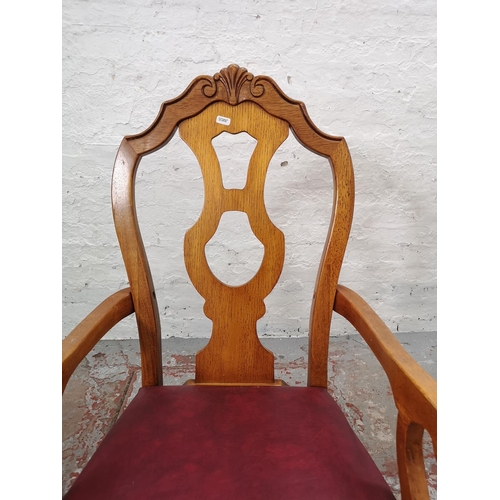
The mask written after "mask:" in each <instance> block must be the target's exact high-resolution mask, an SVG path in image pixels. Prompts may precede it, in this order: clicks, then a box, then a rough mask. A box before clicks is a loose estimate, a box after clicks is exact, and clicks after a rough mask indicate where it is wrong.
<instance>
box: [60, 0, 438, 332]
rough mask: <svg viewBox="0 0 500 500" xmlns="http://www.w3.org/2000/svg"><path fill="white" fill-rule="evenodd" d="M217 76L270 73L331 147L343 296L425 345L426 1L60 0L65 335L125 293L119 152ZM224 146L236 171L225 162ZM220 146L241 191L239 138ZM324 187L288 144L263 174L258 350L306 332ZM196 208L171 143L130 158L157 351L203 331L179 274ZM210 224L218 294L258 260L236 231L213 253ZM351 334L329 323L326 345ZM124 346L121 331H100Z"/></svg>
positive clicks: (429, 158)
mask: <svg viewBox="0 0 500 500" xmlns="http://www.w3.org/2000/svg"><path fill="white" fill-rule="evenodd" d="M230 63H237V64H239V65H241V66H245V67H246V68H247V69H248V70H249V71H250V72H252V73H254V74H265V75H268V76H271V77H272V78H274V79H275V80H276V81H277V83H278V84H279V85H280V86H281V88H282V89H283V90H284V91H285V92H286V93H287V94H288V95H289V96H290V97H292V98H295V99H298V100H301V101H304V102H305V103H306V105H307V109H308V112H309V114H310V116H311V118H312V120H313V121H314V123H315V124H316V125H317V126H318V127H319V128H320V129H322V130H324V131H325V132H327V133H329V134H332V135H342V136H344V137H345V138H346V140H347V143H348V145H349V148H350V150H351V155H352V159H353V163H354V168H355V175H356V192H357V198H356V206H355V214H354V223H353V229H352V234H351V239H350V241H349V245H348V248H347V253H346V258H345V264H344V269H343V271H342V274H341V282H342V283H343V284H346V285H348V286H351V287H353V288H354V289H355V290H357V291H358V292H359V293H361V294H362V296H363V297H364V298H365V299H367V300H368V301H369V302H370V303H371V304H372V306H373V307H374V308H375V310H376V311H377V312H378V313H379V314H380V315H381V317H382V318H383V319H384V320H385V321H386V322H387V323H388V325H389V327H390V328H391V329H392V330H393V331H400V332H406V331H432V330H435V329H436V5H435V2H430V1H427V0H423V1H420V2H414V1H408V0H407V1H396V0H385V1H384V2H381V1H380V0H375V1H373V2H366V1H361V0H351V1H348V2H347V1H322V0H318V1H317V2H311V1H310V0H296V1H286V2H285V1H283V2H277V1H269V0H262V1H253V2H249V1H241V2H234V1H214V0H205V1H204V2H201V1H198V0H196V1H193V0H182V1H171V2H166V1H154V0H153V1H139V0H125V1H118V0H99V1H94V0H90V1H81V0H77V1H76V0H72V1H71V2H70V1H65V2H64V3H63V318H64V321H63V336H64V335H66V334H67V333H69V331H71V329H72V328H73V327H74V326H75V325H76V324H77V323H78V322H79V321H80V320H81V319H83V317H84V316H85V315H86V314H87V313H88V312H90V311H91V310H92V308H93V307H95V306H96V305H97V304H98V303H99V302H100V301H101V300H103V299H104V298H106V297H107V296H108V295H109V294H110V293H113V292H114V291H116V290H118V289H119V288H122V287H124V286H127V277H126V274H125V269H124V266H123V262H122V259H121V254H120V251H119V248H118V243H117V239H116V235H115V231H114V226H113V220H112V214H111V206H110V180H111V171H112V165H113V161H114V157H115V154H116V151H117V148H118V146H119V143H120V141H121V138H122V137H123V136H124V135H128V134H133V133H137V132H140V131H142V130H144V129H145V128H146V127H147V126H148V125H149V124H150V123H151V122H152V121H153V119H154V118H155V116H156V114H157V112H158V109H159V106H160V104H161V102H162V101H164V100H167V99H171V98H173V97H175V96H177V95H178V94H179V93H181V92H182V91H183V90H184V88H185V87H186V86H187V85H188V83H189V82H190V81H191V80H192V79H193V78H194V77H195V76H197V75H199V74H214V73H215V72H217V71H218V70H220V69H221V68H223V67H225V66H227V65H228V64H230ZM226 139H227V138H226ZM229 147H231V148H233V150H234V149H235V148H238V150H239V151H241V153H240V154H239V155H238V156H239V158H240V163H236V164H235V163H227V153H228V151H229ZM218 148H219V151H220V152H221V157H222V167H223V169H224V175H227V178H228V179H229V181H231V182H241V169H242V168H243V166H244V161H243V158H245V155H248V154H249V148H248V145H246V144H245V142H244V140H243V138H242V137H240V136H238V137H237V138H236V141H235V140H234V138H233V141H232V142H231V141H230V140H223V138H221V141H220V144H218ZM331 187H332V178H331V173H330V168H329V166H328V164H327V162H326V160H324V159H321V158H319V159H318V158H315V157H314V155H312V154H311V153H309V152H308V151H306V150H304V149H303V148H302V147H301V146H300V145H299V144H298V143H297V142H296V141H295V140H294V138H293V137H290V138H289V139H288V140H287V141H286V142H285V143H284V144H283V146H282V147H281V148H280V149H279V151H278V153H277V154H276V156H275V158H274V159H273V161H272V162H271V165H270V169H269V178H268V182H267V184H266V204H267V206H268V211H269V213H270V216H271V218H272V220H273V221H274V223H275V224H276V225H277V226H278V227H280V228H281V229H282V231H283V232H284V233H285V237H286V241H287V254H286V261H285V267H284V270H283V274H282V277H281V280H280V283H279V284H278V286H277V288H276V289H275V291H274V292H273V293H272V294H271V295H270V296H269V297H268V299H267V300H266V305H267V307H268V313H267V314H266V316H265V317H264V318H263V319H262V320H261V321H260V322H259V333H260V334H262V335H269V336H282V335H287V336H288V335H292V336H301V335H306V334H307V331H308V316H309V308H310V302H311V297H312V290H313V286H314V280H315V271H316V269H315V266H317V265H318V262H319V258H320V253H321V249H322V244H323V242H324V238H325V235H326V230H327V225H328V222H329V221H328V213H329V209H330V207H331ZM202 202H203V186H202V180H201V174H200V171H199V167H198V165H197V163H196V161H195V160H194V157H193V155H192V153H191V152H190V150H189V149H188V148H187V146H186V145H185V144H184V143H182V141H180V139H179V138H178V137H176V138H174V140H173V141H172V143H171V145H169V146H167V148H166V149H163V150H161V151H160V152H158V153H157V154H155V155H151V156H148V157H146V158H145V159H144V160H143V161H142V163H141V166H140V169H139V173H138V177H137V203H138V214H139V219H140V222H141V230H142V234H143V239H144V241H145V244H146V250H147V252H148V255H149V258H150V263H151V268H152V272H153V278H154V280H155V286H156V292H157V297H158V304H159V309H160V315H161V318H162V329H163V332H162V333H163V336H165V337H168V336H177V337H188V336H193V337H198V336H208V335H209V333H210V322H209V320H207V319H206V318H205V317H204V316H203V313H202V306H203V299H202V298H201V297H199V296H198V294H197V292H196V291H195V290H194V288H193V287H192V285H191V284H190V283H189V280H188V277H187V273H186V271H185V268H184V264H183V261H182V238H183V235H184V233H185V231H186V230H187V229H188V228H189V227H190V226H191V225H192V224H193V223H194V221H195V220H196V219H197V216H198V215H199V213H200V211H201V207H202ZM224 219H227V220H225V221H223V223H222V224H221V228H220V229H221V233H220V234H219V235H218V237H217V240H216V241H214V242H213V244H212V246H211V248H208V249H207V254H208V255H209V258H210V259H211V263H212V264H213V266H214V269H215V271H216V273H217V274H218V275H219V276H221V277H222V278H223V279H225V280H228V281H229V282H234V280H236V279H241V275H240V273H241V272H243V270H244V268H246V267H248V268H250V269H255V268H256V267H258V264H259V253H258V245H256V244H255V241H254V240H255V238H253V237H252V236H251V235H249V234H248V233H249V229H248V227H247V230H246V232H245V231H243V230H241V231H240V230H239V229H238V230H236V232H241V233H242V234H243V236H245V238H246V240H245V244H243V245H238V246H234V245H233V246H231V245H229V244H228V241H227V236H230V235H231V233H234V232H235V230H234V221H236V220H237V219H238V214H234V213H230V214H227V216H225V217H224ZM242 228H243V229H244V228H245V225H242ZM252 241H253V242H252ZM231 280H233V281H231ZM350 331H351V329H350V327H349V325H348V324H347V323H346V322H345V321H344V320H343V319H341V318H334V320H333V323H332V333H344V332H350ZM136 336H137V334H136V330H135V328H134V323H133V320H132V319H130V320H127V321H125V322H124V323H123V324H122V325H120V326H117V327H116V328H115V329H114V330H113V331H112V332H110V334H108V338H134V337H136Z"/></svg>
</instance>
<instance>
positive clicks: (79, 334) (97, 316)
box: [62, 288, 134, 393]
mask: <svg viewBox="0 0 500 500" xmlns="http://www.w3.org/2000/svg"><path fill="white" fill-rule="evenodd" d="M133 312H134V303H133V302H132V294H131V293H130V288H125V289H123V290H120V291H118V292H116V293H114V294H113V295H111V296H109V297H108V298H107V299H106V300H104V301H103V302H101V304H99V305H98V306H97V307H96V308H95V309H94V310H93V311H92V312H91V313H90V314H89V315H88V316H87V317H86V318H85V319H84V320H83V321H82V322H81V323H80V324H79V325H78V326H77V327H76V328H75V329H74V330H73V331H72V332H71V333H70V334H69V335H68V336H67V337H66V338H65V339H64V340H63V342H62V354H63V360H62V375H63V393H64V389H65V388H66V384H67V383H68V380H69V378H70V377H71V375H72V374H73V372H74V371H75V368H76V367H77V366H78V365H79V364H80V362H81V361H82V359H83V358H84V357H85V356H86V355H87V354H88V353H89V352H90V351H91V350H92V348H93V347H94V346H95V345H96V344H97V342H98V341H99V340H100V339H101V338H102V337H103V336H104V334H106V333H107V332H109V330H111V328H113V326H115V325H116V324H117V323H119V322H120V321H121V320H122V319H123V318H126V317H127V316H129V315H130V314H132V313H133Z"/></svg>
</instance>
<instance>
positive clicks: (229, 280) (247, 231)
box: [205, 211, 264, 286]
mask: <svg viewBox="0 0 500 500" xmlns="http://www.w3.org/2000/svg"><path fill="white" fill-rule="evenodd" d="M205 255H206V257H207V262H208V265H209V266H210V269H211V271H212V273H213V274H214V275H215V276H216V277H217V278H218V279H219V280H220V281H222V282H223V283H225V284H226V285H230V286H240V285H243V284H244V283H247V282H248V281H250V280H251V279H252V278H253V277H254V276H255V274H256V272H257V271H258V270H259V267H260V265H261V263H262V258H263V256H264V246H263V245H262V243H261V242H260V241H259V240H258V239H257V238H256V237H255V235H254V234H253V232H252V228H251V227H250V223H249V221H248V216H247V214H246V213H245V212H236V211H231V212H224V213H223V214H222V217H221V219H220V222H219V227H218V228H217V232H216V233H215V234H214V236H213V237H212V238H211V239H210V241H209V242H208V243H207V245H206V246H205Z"/></svg>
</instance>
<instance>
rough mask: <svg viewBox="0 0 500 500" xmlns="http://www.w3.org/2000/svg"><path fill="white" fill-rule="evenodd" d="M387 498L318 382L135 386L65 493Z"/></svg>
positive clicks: (123, 497)
mask: <svg viewBox="0 0 500 500" xmlns="http://www.w3.org/2000/svg"><path fill="white" fill-rule="evenodd" d="M163 498H165V499H190V500H198V499H202V500H209V499H218V500H220V499H231V500H236V499H265V500H269V499H287V500H293V499H300V500H304V499H307V500H309V499H315V500H320V499H327V498H328V499H341V500H357V499H367V500H378V499H389V498H390V499H394V496H393V495H392V493H391V490H390V488H389V486H388V485H387V483H386V482H385V480H384V478H383V477H382V475H381V473H380V471H379V470H378V469H377V467H376V466H375V464H374V462H373V460H372V459H371V457H370V455H369V454H368V452H367V451H366V449H365V448H364V447H363V445H362V444H361V442H360V441H359V440H358V438H357V437H356V435H355V434H354V432H353V430H352V429H351V427H350V426H349V424H348V422H347V420H346V419H345V417H344V415H343V413H342V411H341V410H340V408H339V407H338V406H337V404H336V403H335V401H334V400H333V399H332V397H331V396H330V395H329V394H328V392H327V391H326V389H321V388H315V387H300V388H299V387H215V386H180V387H143V388H142V389H140V391H139V393H138V394H137V396H136V397H135V398H134V400H133V401H132V402H131V403H130V405H129V406H128V407H127V409H126V410H125V411H124V412H123V414H122V416H121V417H120V418H119V419H118V421H117V422H116V424H115V425H114V427H113V428H112V429H111V431H110V432H109V434H108V435H107V436H106V438H105V439H104V440H103V442H102V444H101V446H100V447H99V448H98V450H97V451H96V453H95V454H94V456H93V457H92V458H91V459H90V461H89V463H88V464H87V466H86V467H85V469H84V470H83V471H82V473H81V474H80V476H79V477H78V479H77V480H76V481H75V483H74V485H73V487H72V488H71V489H70V491H69V492H68V493H67V494H66V496H65V500H75V499H86V500H89V499H92V500H99V499H106V500H113V499H120V500H128V499H134V500H136V499H163Z"/></svg>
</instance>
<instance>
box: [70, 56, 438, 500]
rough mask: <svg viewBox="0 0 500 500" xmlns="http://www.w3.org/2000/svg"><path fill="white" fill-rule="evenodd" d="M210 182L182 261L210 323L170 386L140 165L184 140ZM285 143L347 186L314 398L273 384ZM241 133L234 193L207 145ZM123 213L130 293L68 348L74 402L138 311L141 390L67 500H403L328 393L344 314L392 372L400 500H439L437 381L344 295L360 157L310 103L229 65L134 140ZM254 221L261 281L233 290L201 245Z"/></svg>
mask: <svg viewBox="0 0 500 500" xmlns="http://www.w3.org/2000/svg"><path fill="white" fill-rule="evenodd" d="M177 129H179V132H180V136H181V137H182V139H183V140H184V141H185V142H186V143H187V144H188V146H189V147H190V148H191V149H192V151H193V152H194V154H195V155H196V157H197V159H198V161H199V164H200V166H201V169H202V172H203V179H204V185H205V202H204V207H203V211H202V213H201V215H200V217H199V219H198V221H197V222H196V223H195V224H194V226H193V227H192V228H191V229H189V230H188V232H187V233H186V236H185V241H184V257H185V263H186V267H187V271H188V274H189V277H190V279H191V280H192V282H193V284H194V286H195V287H196V289H197V290H198V292H199V293H200V294H201V295H202V296H203V298H204V299H205V306H204V312H205V314H206V316H207V317H208V318H210V319H211V320H212V322H213V330H212V336H211V339H210V342H209V343H208V345H207V346H206V348H205V349H203V350H201V351H200V352H199V353H198V354H197V355H196V374H195V379H194V380H192V381H190V382H189V383H188V384H186V385H183V386H178V387H167V386H163V381H162V365H161V336H160V320H159V315H158V307H157V302H156V297H155V290H154V286H153V280H152V277H151V273H150V269H149V264H148V260H147V257H146V253H145V250H144V245H143V242H142V239H141V235H140V232H139V226H138V221H137V216H136V208H135V201H134V182H135V176H136V172H137V169H138V166H139V162H140V160H141V158H142V157H143V156H144V155H147V154H150V153H153V152H154V151H157V150H158V149H160V148H161V147H163V146H164V145H166V144H167V143H168V142H169V140H170V139H171V138H172V136H173V134H174V133H175V131H176V130H177ZM289 129H291V130H292V133H293V134H294V135H295V137H296V138H297V140H298V141H299V142H300V143H301V144H302V145H303V146H305V147H306V148H308V149H309V150H310V151H312V152H314V153H317V154H318V155H321V156H323V157H326V158H328V159H329V162H330V165H331V167H332V169H333V174H334V179H335V188H334V191H335V192H334V203H333V211H332V221H331V224H330V228H329V231H328V237H327V242H326V245H325V249H324V252H323V256H322V259H321V263H320V267H319V271H318V275H317V281H316V287H315V292H314V297H313V301H312V309H311V319H310V327H309V351H308V387H300V388H299V387H287V386H286V384H284V383H283V382H281V381H280V380H276V379H275V377H274V357H273V354H272V353H271V352H269V351H268V350H266V349H265V348H264V347H263V346H262V345H261V343H260V341H259V339H258V336H257V333H256V322H257V320H258V319H259V318H261V317H262V316H263V315H264V312H265V306H264V298H265V297H266V296H267V295H268V294H269V293H270V292H271V290H272V289H273V287H274V286H275V285H276V282H277V280H278V278H279V276H280V273H281V270H282V267H283V260H284V245H285V242H284V236H283V233H282V232H281V231H280V230H279V229H278V228H277V227H276V226H274V224H273V223H272V222H271V220H270V219H269V217H268V215H267V212H266V208H265V205H264V194H263V192H264V180H265V177H266V171H267V168H268V164H269V162H270V160H271V157H272V156H273V154H274V152H275V151H276V149H277V148H278V147H279V145H280V144H281V143H282V142H283V141H284V140H285V139H286V137H287V136H288V132H289ZM224 131H225V132H229V133H231V134H236V133H239V132H242V131H245V132H247V133H248V134H250V135H251V136H252V137H253V138H254V139H256V140H257V141H258V142H257V146H256V149H255V152H254V154H253V155H252V157H251V160H250V164H249V170H248V178H247V183H246V185H245V187H244V189H224V187H223V183H222V176H221V171H220V167H219V163H218V158H217V156H216V153H215V150H214V149H213V147H212V144H211V141H212V139H213V138H214V137H216V136H217V135H219V134H220V133H222V132H224ZM112 205H113V215H114V221H115V226H116V231H117V235H118V240H119V243H120V247H121V251H122V254H123V259H124V261H125V266H126V269H127V274H128V279H129V282H130V288H127V289H124V290H121V291H119V292H116V293H114V294H113V295H111V296H110V297H109V298H108V299H106V300H105V301H104V302H103V303H101V304H100V305H99V306H98V307H97V308H96V309H95V310H94V311H93V312H92V313H91V314H90V315H89V316H87V318H85V319H84V320H83V322H82V323H80V324H79V325H78V326H77V327H76V328H75V329H74V330H73V331H72V332H71V334H70V335H68V337H67V338H66V339H65V340H63V391H64V387H65V386H66V383H67V381H68V379H69V377H70V376H71V374H72V373H73V371H74V369H75V368H76V366H77V365H78V364H79V363H80V362H81V361H82V359H83V358H84V357H85V356H86V355H87V354H88V353H89V352H90V350H91V349H92V348H93V347H94V346H95V344H96V343H97V342H98V341H99V339H100V338H101V337H102V336H103V335H104V334H105V333H106V332H107V331H109V329H110V328H112V327H113V326H114V325H115V324H117V323H118V322H119V321H120V320H121V319H123V318H125V317H126V316H128V315H130V314H132V313H135V315H136V319H137V326H138V330H139V338H140V347H141V369H142V384H143V387H142V388H141V389H140V390H139V393H138V395H137V396H136V397H135V398H134V400H133V401H132V402H131V403H130V405H129V406H128V407H127V409H126V410H125V411H124V413H123V414H122V416H121V417H120V418H119V419H118V421H117V423H116V424H115V425H114V427H113V428H112V429H111V431H110V432H109V434H108V435H107V436H106V437H105V439H104V441H103V442H102V444H101V445H100V447H99V448H98V450H97V451H96V453H95V454H94V456H93V457H92V458H91V459H90V461H89V463H88V464H87V466H86V467H85V468H84V470H83V472H82V473H81V475H80V476H79V478H78V479H77V480H76V482H75V483H74V485H73V487H72V488H71V489H70V490H69V492H68V493H67V495H66V496H65V498H66V499H67V500H71V499H82V498H85V499H93V500H95V499H100V498H103V499H106V500H110V499H115V498H117V499H118V498H119V499H121V500H123V499H150V498H151V499H158V498H169V499H170V498H172V499H200V498H203V499H212V498H213V499H257V498H259V499H260V498H262V499H323V498H325V499H326V498H328V499H342V500H346V499H348V500H354V499H369V500H375V499H386V498H394V497H393V495H392V493H391V490H390V488H389V487H388V485H387V483H386V482H385V481H384V479H383V477H382V475H381V473H380V472H379V471H378V469H377V468H376V466H375V464H374V462H373V461H372V459H371V458H370V456H369V454H368V452H367V451H366V450H365V448H364V447H363V445H362V444H361V443H360V441H359V440H358V438H357V437H356V435H355V434H354V432H353V431H352V430H351V428H350V426H349V425H348V423H347V421H346V419H345V417H344V415H343V414H342V412H341V411H340V409H339V407H338V406H337V405H336V403H335V401H334V400H333V398H331V397H330V396H329V394H328V392H327V390H326V387H327V356H328V345H329V337H330V322H331V317H332V311H335V312H337V313H338V314H340V315H342V316H344V317H345V318H346V319H347V320H348V321H349V322H351V323H352V324H353V325H354V327H355V328H356V329H357V330H358V332H359V333H360V334H361V335H362V336H363V338H364V339H365V340H366V342H367V343H368V345H369V346H370V348H371V349H372V351H373V353H374V354H375V356H376V357H377V358H378V360H379V362H380V363H381V365H382V367H383V369H384V370H385V372H386V374H387V376H388V378H389V381H390V384H391V387H392V391H393V395H394V399H395V403H396V407H397V410H398V420H397V437H396V440H397V458H398V467H399V476H400V481H401V492H402V498H403V499H404V500H405V499H410V498H411V499H422V498H428V492H427V481H426V477H425V471H424V462H423V454H422V435H423V431H424V429H426V430H427V431H428V432H429V434H430V436H431V439H432V442H433V445H434V451H436V412H437V400H436V382H435V380H434V379H433V378H432V377H430V376H429V375H428V374H427V373H426V372H425V371H424V370H423V369H422V368H421V367H420V366H419V365H418V364H417V363H416V362H415V361H414V360H413V359H412V358H411V357H410V356H409V355H408V354H407V352H406V351H405V350H404V349H403V348H402V347H401V345H400V344H399V342H398V341H397V340H396V338H395V337H394V336H393V334H392V333H391V332H390V330H389V329H388V328H387V326H385V324H384V323H383V322H382V320H381V319H380V318H379V317H378V316H377V314H376V313H375V312H374V311H373V310H372V309H371V308H370V306H369V305H368V304H367V303H366V302H365V301H364V300H363V299H362V298H361V297H359V296H358V295H357V294H356V293H355V292H353V291H352V290H350V289H348V288H346V287H344V286H341V285H339V284H338V283H337V281H338V276H339V272H340V268H341V264H342V260H343V256H344V251H345V248H346V244H347V240H348V236H349V232H350V227H351V221H352V217H353V207H354V176H353V169H352V164H351V158H350V154H349V150H348V148H347V145H346V142H345V140H344V139H343V138H342V137H332V136H329V135H327V134H325V133H323V132H321V131H320V130H318V129H317V128H316V127H315V125H314V124H313V123H312V121H311V120H310V118H309V116H308V114H307V111H306V108H305V106H304V104H303V103H301V102H299V101H295V100H293V99H291V98H289V97H287V96H286V95H285V94H284V93H283V92H282V91H281V89H280V88H279V87H278V86H277V84H276V83H275V82H274V81H273V80H272V79H271V78H268V77H265V76H257V77H254V76H253V75H252V74H251V73H249V72H248V71H247V70H246V69H245V68H240V67H239V66H237V65H234V64H233V65H230V66H229V67H227V68H225V69H222V70H221V71H220V72H219V73H216V74H215V75H214V76H213V77H211V76H200V77H198V78H196V79H195V80H194V81H193V82H192V83H191V84H190V85H189V87H188V88H187V89H186V90H185V92H183V93H182V94H181V95H180V96H179V97H177V98H175V99H173V100H171V101H167V102H165V103H163V105H162V107H161V109H160V112H159V114H158V116H157V118H156V119H155V121H154V123H153V124H152V125H151V126H150V127H149V128H148V129H147V130H145V131H144V132H142V133H140V134H137V135H133V136H127V137H125V138H124V139H123V141H122V143H121V145H120V148H119V150H118V154H117V156H116V161H115V165H114V170H113V180H112ZM230 210H236V211H243V212H246V214H247V215H248V218H249V221H250V225H251V228H252V231H253V232H254V234H255V236H256V237H257V238H258V239H259V240H260V241H261V242H262V244H263V245H264V248H265V253H264V257H263V261H262V265H261V267H260V269H259V270H258V272H257V273H256V274H255V276H254V277H253V278H252V279H251V280H250V281H248V282H247V283H246V284H244V285H242V286H237V287H233V286H228V285H225V284H223V283H222V282H221V281H219V280H218V279H217V278H216V277H215V276H214V275H213V274H212V272H211V270H210V267H209V265H208V263H207V259H206V256H205V252H204V249H205V245H206V244H207V242H208V241H209V240H210V239H211V237H212V236H213V235H214V233H215V231H216V230H217V226H218V223H219V220H220V218H221V216H222V214H223V213H224V212H225V211H230Z"/></svg>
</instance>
